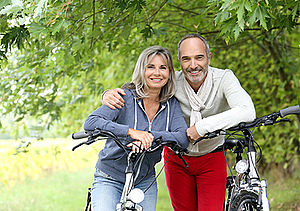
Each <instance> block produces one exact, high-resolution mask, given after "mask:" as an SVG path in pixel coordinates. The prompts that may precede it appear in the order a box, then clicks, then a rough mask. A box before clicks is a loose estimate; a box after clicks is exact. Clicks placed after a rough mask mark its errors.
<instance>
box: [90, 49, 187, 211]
mask: <svg viewBox="0 0 300 211" xmlns="http://www.w3.org/2000/svg"><path fill="white" fill-rule="evenodd" d="M123 88H124V90H125V93H126V95H125V96H123V98H124V102H125V103H124V106H123V107H122V108H121V109H116V110H112V109H110V108H109V107H107V106H105V105H102V106H101V107H100V108H98V109H97V110H96V111H94V112H93V113H92V114H91V115H90V116H89V117H88V118H87V120H86V122H85V124H84V129H85V130H94V129H96V128H99V129H103V130H109V131H111V132H113V133H114V134H115V135H117V136H118V137H119V138H121V139H122V140H123V141H124V142H125V141H127V142H128V141H130V142H134V143H135V144H129V146H132V150H134V151H137V152H138V151H139V150H140V149H148V148H149V147H150V146H151V145H152V141H153V140H154V139H156V138H158V137H162V138H163V140H174V141H176V142H177V143H178V144H179V145H181V147H183V148H186V147H187V146H188V139H187V136H186V129H187V126H186V123H185V121H184V119H183V116H182V113H181V110H180V106H179V103H178V102H177V100H176V99H175V98H174V97H173V95H174V93H175V73H174V69H173V63H172V58H171V54H170V52H169V51H168V50H167V49H166V48H162V47H160V46H152V47H149V48H147V49H145V50H144V51H143V52H142V53H141V55H140V56H139V58H138V61H137V63H136V66H135V70H134V73H133V76H132V82H131V83H130V84H125V85H124V86H123ZM125 143H126V142H125ZM136 145H138V146H140V147H137V146H136ZM160 160H161V150H157V151H156V152H151V153H146V155H145V158H144V160H143V163H142V165H141V169H140V172H139V175H138V177H137V179H136V184H135V187H137V188H140V189H142V190H145V188H147V187H148V186H149V184H150V183H151V182H153V180H154V178H155V169H154V166H155V164H156V163H157V162H159V161H160ZM126 165H127V161H126V153H125V152H124V150H123V149H121V148H120V147H118V146H117V145H116V144H115V142H114V141H113V140H107V141H106V144H105V147H104V148H103V150H101V151H100V152H99V159H98V162H97V164H96V171H95V174H94V182H93V188H92V210H105V211H110V210H115V209H116V205H117V203H118V202H119V201H120V198H121V194H122V190H123V185H124V182H125V175H124V172H125V168H126ZM156 199H157V185H156V183H154V184H153V185H152V186H151V188H150V189H148V191H147V192H146V193H145V199H144V200H143V202H142V203H140V205H141V206H142V207H143V208H144V211H155V208H156Z"/></svg>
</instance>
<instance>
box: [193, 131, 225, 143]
mask: <svg viewBox="0 0 300 211" xmlns="http://www.w3.org/2000/svg"><path fill="white" fill-rule="evenodd" d="M221 131H222V130H216V131H214V132H211V133H207V134H205V135H204V136H203V137H200V138H198V139H197V140H196V141H194V142H193V145H195V144H197V143H198V142H199V141H202V140H204V139H211V138H215V137H217V136H218V135H221Z"/></svg>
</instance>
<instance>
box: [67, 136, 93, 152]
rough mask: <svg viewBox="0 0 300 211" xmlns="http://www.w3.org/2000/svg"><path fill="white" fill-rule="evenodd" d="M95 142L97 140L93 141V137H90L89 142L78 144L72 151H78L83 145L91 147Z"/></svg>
mask: <svg viewBox="0 0 300 211" xmlns="http://www.w3.org/2000/svg"><path fill="white" fill-rule="evenodd" d="M94 142H96V140H95V139H93V138H92V137H89V138H88V140H87V141H84V142H81V143H79V144H77V145H76V146H74V147H73V148H72V151H75V149H77V148H78V147H80V146H82V145H84V144H85V145H90V144H92V143H94Z"/></svg>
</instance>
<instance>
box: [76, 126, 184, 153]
mask: <svg viewBox="0 0 300 211" xmlns="http://www.w3.org/2000/svg"><path fill="white" fill-rule="evenodd" d="M98 137H106V138H112V139H114V140H115V142H116V143H117V145H119V146H120V147H121V148H126V149H130V147H127V146H126V145H124V144H122V143H121V142H120V141H119V138H118V137H117V136H116V135H115V134H114V133H112V132H110V131H105V130H99V129H96V130H94V131H81V132H77V133H73V134H72V138H73V139H83V138H88V140H87V141H84V142H81V143H79V144H78V145H76V146H74V147H73V149H72V150H73V151H74V150H75V149H76V148H78V147H80V146H82V145H84V144H85V145H90V144H92V143H94V142H95V141H96V140H95V139H96V138H98ZM161 146H168V147H170V148H171V149H172V150H173V151H176V152H177V153H178V152H182V153H188V151H187V149H184V148H182V147H180V146H179V145H178V144H177V143H176V142H175V141H164V140H162V138H161V137H159V138H157V139H155V140H154V145H153V146H152V147H151V149H150V150H149V152H153V151H155V150H157V149H158V148H160V147H161Z"/></svg>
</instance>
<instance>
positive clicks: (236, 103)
mask: <svg viewBox="0 0 300 211" xmlns="http://www.w3.org/2000/svg"><path fill="white" fill-rule="evenodd" d="M219 89H221V90H220V91H222V94H223V95H224V96H225V98H226V100H227V103H228V105H229V107H230V109H229V110H227V111H224V112H222V113H218V114H215V115H212V116H209V117H206V118H203V119H202V120H200V121H198V122H197V123H196V129H197V132H198V133H199V135H200V136H203V135H205V134H206V133H208V132H212V131H215V130H218V129H226V128H229V127H232V126H235V125H237V124H238V123H240V122H250V121H253V120H254V119H255V117H256V113H255V108H254V104H253V102H252V100H251V97H250V96H249V94H248V93H247V92H246V91H245V90H244V89H243V88H242V86H241V85H240V83H239V81H238V79H237V78H236V76H235V75H234V74H233V73H232V71H228V72H227V73H226V74H225V75H224V77H223V79H222V82H221V84H220V87H219Z"/></svg>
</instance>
